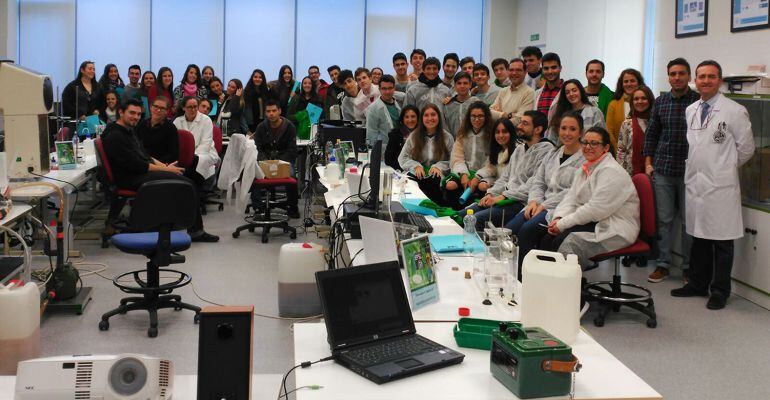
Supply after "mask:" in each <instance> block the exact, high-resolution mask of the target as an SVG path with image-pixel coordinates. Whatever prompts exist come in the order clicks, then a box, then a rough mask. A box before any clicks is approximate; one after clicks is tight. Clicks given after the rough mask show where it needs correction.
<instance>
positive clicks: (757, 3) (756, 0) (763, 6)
mask: <svg viewBox="0 0 770 400" xmlns="http://www.w3.org/2000/svg"><path fill="white" fill-rule="evenodd" d="M731 9H732V13H731V15H730V32H741V31H750V30H754V29H766V28H770V0H732V7H731Z"/></svg>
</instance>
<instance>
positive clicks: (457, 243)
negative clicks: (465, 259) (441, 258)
mask: <svg viewBox="0 0 770 400" xmlns="http://www.w3.org/2000/svg"><path fill="white" fill-rule="evenodd" d="M429 239H430V246H431V247H432V248H433V250H434V251H435V252H436V253H459V252H462V251H465V250H466V249H465V243H464V237H463V235H430V236H429ZM484 249H485V246H484V243H482V242H481V239H479V237H478V236H476V237H474V243H473V245H472V246H471V249H470V251H471V252H472V253H480V252H483V251H484Z"/></svg>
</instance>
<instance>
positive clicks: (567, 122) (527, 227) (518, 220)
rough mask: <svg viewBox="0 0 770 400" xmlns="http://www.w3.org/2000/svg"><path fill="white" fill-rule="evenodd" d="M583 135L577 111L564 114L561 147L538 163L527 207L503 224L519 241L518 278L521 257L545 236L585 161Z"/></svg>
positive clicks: (560, 139)
mask: <svg viewBox="0 0 770 400" xmlns="http://www.w3.org/2000/svg"><path fill="white" fill-rule="evenodd" d="M582 136H583V117H582V116H581V115H580V112H578V111H571V112H567V113H566V114H564V115H563V116H562V117H561V122H560V124H559V143H561V144H562V145H561V146H559V147H558V148H556V149H555V150H554V151H552V152H551V153H550V154H548V155H547V156H546V157H545V158H544V159H543V162H542V163H540V167H539V168H538V170H537V173H536V174H535V175H534V176H533V177H532V181H531V184H530V186H529V198H528V199H527V206H526V207H524V209H523V210H521V212H519V213H518V214H516V216H515V217H514V218H513V219H512V220H510V221H508V223H507V224H506V225H505V227H506V228H508V229H510V230H511V234H513V235H516V237H517V238H518V245H519V275H518V277H519V279H521V265H522V262H523V261H524V256H526V255H527V253H529V251H530V250H532V249H535V248H537V246H538V245H539V244H540V241H541V240H542V239H543V236H545V235H546V234H547V232H548V227H547V225H548V220H549V219H551V218H552V217H553V211H554V209H555V208H556V206H558V205H559V203H560V202H561V200H562V199H563V198H564V196H565V195H566V194H567V192H568V191H569V188H570V186H572V182H573V181H574V180H575V179H574V177H575V171H577V170H578V169H580V167H581V166H582V165H583V164H584V163H585V161H586V159H585V157H584V156H583V151H582V149H581V148H580V147H581V146H580V138H581V137H582Z"/></svg>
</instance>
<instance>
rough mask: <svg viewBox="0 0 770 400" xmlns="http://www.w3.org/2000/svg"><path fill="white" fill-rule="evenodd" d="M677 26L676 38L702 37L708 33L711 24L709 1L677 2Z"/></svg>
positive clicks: (683, 0) (679, 0)
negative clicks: (709, 23)
mask: <svg viewBox="0 0 770 400" xmlns="http://www.w3.org/2000/svg"><path fill="white" fill-rule="evenodd" d="M674 4H675V7H676V21H675V23H676V25H675V30H674V32H675V34H674V36H675V37H676V38H677V39H678V38H684V37H690V36H700V35H705V34H706V33H707V28H708V22H709V18H708V16H709V2H708V0H676V1H675V2H674Z"/></svg>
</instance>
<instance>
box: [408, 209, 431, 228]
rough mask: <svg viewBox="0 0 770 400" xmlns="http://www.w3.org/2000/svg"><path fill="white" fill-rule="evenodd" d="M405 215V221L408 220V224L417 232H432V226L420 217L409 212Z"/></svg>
mask: <svg viewBox="0 0 770 400" xmlns="http://www.w3.org/2000/svg"><path fill="white" fill-rule="evenodd" d="M407 215H408V217H407V219H408V220H409V222H408V224H410V225H414V226H416V227H417V230H418V231H420V232H424V233H425V232H427V233H432V232H433V226H432V225H431V224H430V222H428V220H427V219H425V217H423V216H422V215H420V214H417V213H413V212H410V213H409V214H407Z"/></svg>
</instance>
